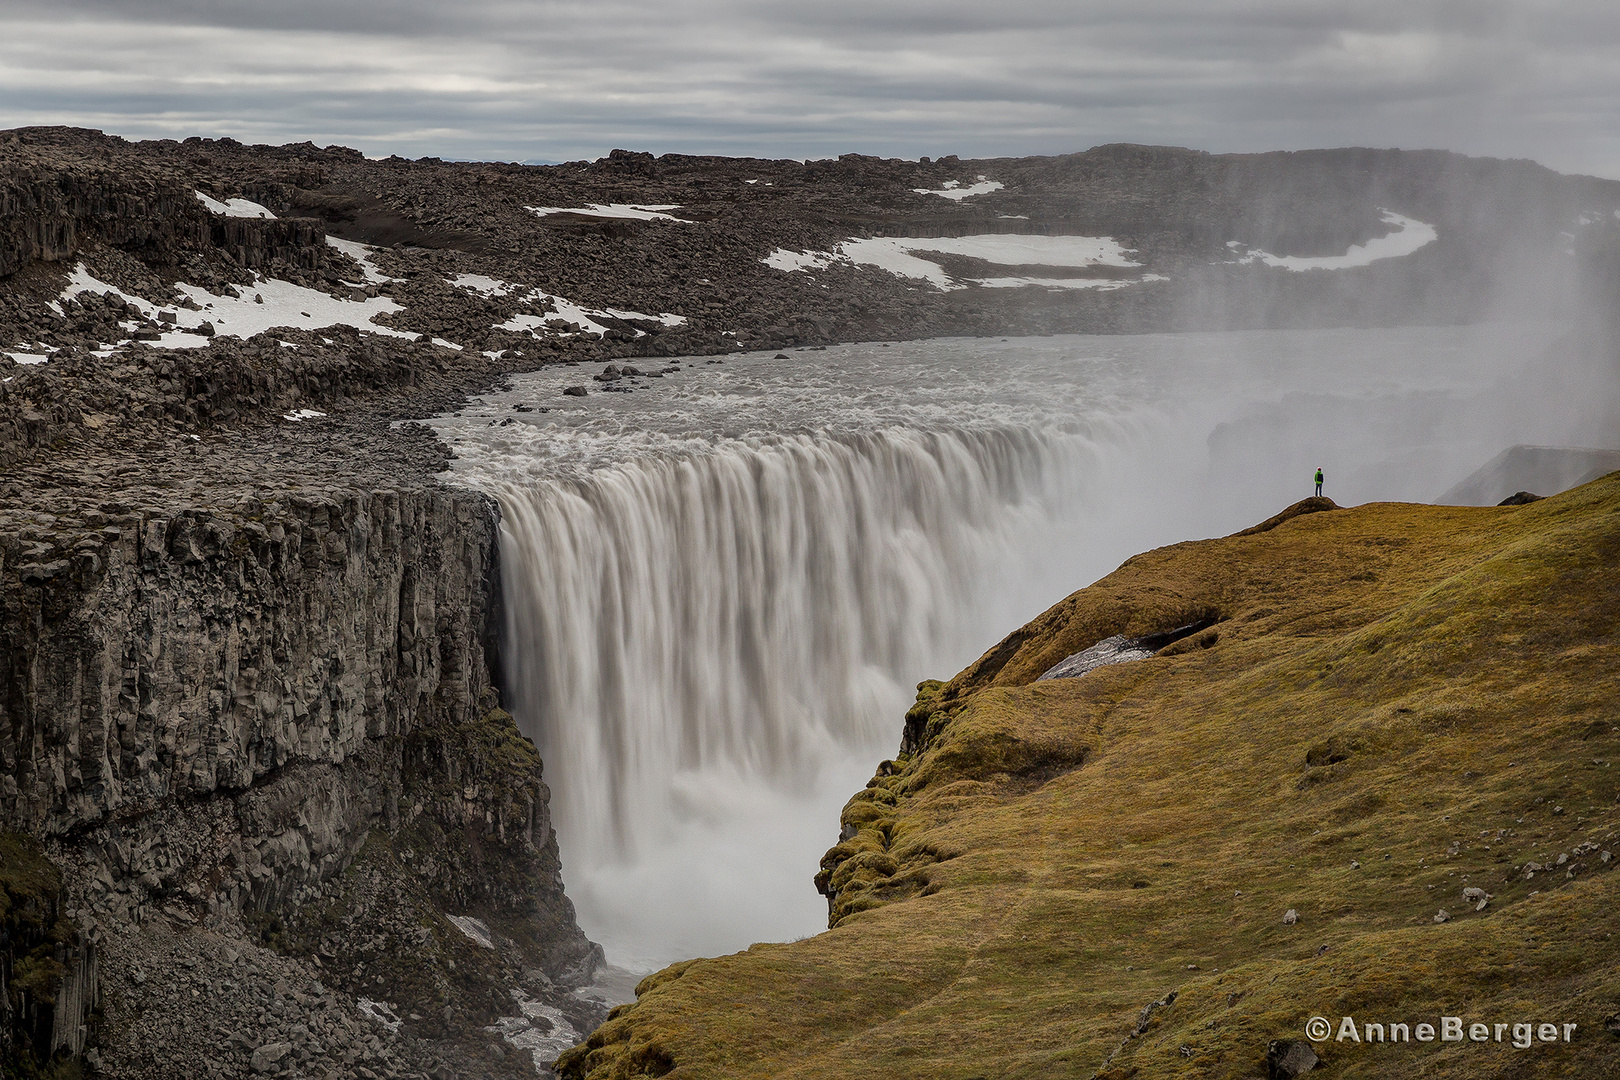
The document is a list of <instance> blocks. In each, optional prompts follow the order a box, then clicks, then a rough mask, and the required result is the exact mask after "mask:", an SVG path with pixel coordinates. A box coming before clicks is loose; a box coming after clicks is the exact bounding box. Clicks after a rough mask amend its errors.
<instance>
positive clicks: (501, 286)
mask: <svg viewBox="0 0 1620 1080" xmlns="http://www.w3.org/2000/svg"><path fill="white" fill-rule="evenodd" d="M450 284H451V285H454V286H455V287H456V288H458V289H467V290H470V291H471V292H475V293H477V294H478V295H479V296H511V295H512V294H513V293H520V292H524V291H525V287H524V286H522V285H513V284H512V283H511V282H510V281H499V280H497V279H495V278H492V277H485V276H484V275H483V274H457V275H456V276H455V277H454V278H453V279H452V280H451V282H450Z"/></svg>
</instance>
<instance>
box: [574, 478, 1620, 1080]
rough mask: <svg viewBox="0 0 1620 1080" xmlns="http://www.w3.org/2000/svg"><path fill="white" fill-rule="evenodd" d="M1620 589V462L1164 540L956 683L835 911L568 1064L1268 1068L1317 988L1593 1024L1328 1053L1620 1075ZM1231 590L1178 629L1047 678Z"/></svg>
mask: <svg viewBox="0 0 1620 1080" xmlns="http://www.w3.org/2000/svg"><path fill="white" fill-rule="evenodd" d="M1617 598H1620V475H1615V476H1611V477H1608V478H1605V479H1604V480H1600V481H1597V482H1595V483H1593V484H1589V485H1587V486H1586V487H1583V488H1580V489H1577V490H1576V491H1573V492H1569V493H1566V494H1565V495H1563V496H1559V497H1557V498H1554V499H1549V500H1545V501H1542V502H1538V503H1534V504H1531V505H1529V506H1524V507H1510V508H1440V507H1426V506H1413V505H1396V504H1374V505H1369V506H1363V507H1358V508H1354V509H1348V510H1337V509H1335V510H1331V511H1326V512H1319V513H1310V514H1305V515H1295V516H1292V517H1287V518H1286V519H1285V520H1282V521H1280V522H1277V523H1275V524H1273V525H1272V527H1270V528H1268V529H1266V530H1264V531H1259V532H1256V531H1250V532H1249V534H1248V535H1238V536H1233V537H1227V538H1225V539H1220V540H1213V541H1203V542H1198V543H1191V544H1180V545H1176V546H1174V547H1170V548H1164V549H1160V550H1158V551H1153V552H1148V553H1145V554H1143V555H1139V556H1137V557H1136V558H1134V559H1132V560H1130V561H1129V562H1128V563H1126V564H1125V565H1124V566H1122V567H1121V568H1120V569H1119V570H1118V571H1116V572H1115V573H1114V574H1112V575H1110V576H1109V577H1108V578H1106V579H1104V580H1103V581H1102V582H1099V583H1098V584H1097V585H1095V586H1092V587H1091V588H1089V589H1085V590H1082V591H1081V592H1079V593H1076V594H1075V595H1073V596H1071V597H1069V598H1067V599H1066V600H1064V601H1063V602H1061V603H1060V604H1058V605H1056V606H1055V607H1054V608H1053V609H1051V610H1050V611H1048V612H1047V613H1045V614H1044V615H1042V616H1041V617H1040V618H1038V619H1036V620H1035V621H1034V622H1032V623H1031V624H1030V626H1028V627H1025V628H1024V629H1023V630H1021V631H1019V632H1018V633H1017V634H1014V635H1013V636H1012V637H1010V638H1009V639H1008V642H1006V643H1003V645H1002V646H998V648H997V649H996V650H991V652H990V653H987V654H986V659H983V660H981V661H980V662H978V663H976V664H975V665H974V666H973V667H970V668H969V669H968V671H966V672H964V673H963V674H962V675H960V676H958V677H957V678H956V679H953V680H952V681H951V682H950V683H947V684H944V685H943V686H933V685H929V684H925V685H924V687H923V688H921V692H920V695H919V704H918V706H917V707H916V708H914V710H913V716H912V717H910V718H908V730H910V731H914V732H917V735H916V737H914V738H912V739H911V740H910V741H911V743H912V745H911V746H910V747H909V749H910V750H911V753H910V755H909V756H907V757H903V758H900V759H897V760H896V761H895V762H892V763H885V767H883V768H880V770H879V773H880V775H878V776H876V777H874V778H873V781H872V783H871V786H869V787H868V788H867V789H866V791H864V792H861V793H859V794H857V796H856V797H855V798H854V799H852V800H851V802H850V804H849V806H848V807H847V808H846V811H845V815H844V825H845V829H844V834H845V836H846V837H847V839H846V840H844V841H843V842H842V843H841V844H840V845H839V846H838V847H836V848H834V849H833V851H831V852H829V853H828V858H827V860H826V861H824V863H823V869H822V877H821V882H822V884H823V886H824V888H827V889H828V890H829V891H831V892H832V893H833V896H832V902H831V915H832V922H833V923H834V927H833V929H831V930H829V931H828V932H827V933H824V934H821V935H819V936H817V937H815V938H811V939H809V940H806V941H801V942H795V943H791V944H783V945H759V946H755V947H753V948H751V949H749V950H748V951H746V952H743V953H738V954H735V955H733V956H729V957H721V958H717V959H710V960H701V961H697V962H695V963H689V964H687V965H685V966H684V967H683V968H682V969H681V970H679V971H678V972H674V971H673V969H672V972H673V974H674V976H675V977H671V973H664V974H663V975H662V977H660V976H654V977H652V978H649V980H647V981H646V982H645V983H643V985H642V987H641V993H640V994H639V997H638V1000H637V1001H636V1002H635V1003H634V1004H633V1005H631V1006H628V1007H626V1008H624V1009H623V1010H621V1011H620V1012H618V1014H617V1015H616V1016H615V1017H614V1018H613V1019H611V1020H610V1021H609V1022H608V1023H607V1024H605V1025H604V1026H603V1027H602V1028H601V1029H599V1030H598V1031H597V1032H596V1033H595V1034H594V1035H593V1036H592V1037H591V1039H590V1040H589V1041H588V1042H587V1043H586V1044H585V1045H584V1046H582V1047H580V1048H578V1049H577V1050H576V1051H574V1052H571V1054H570V1055H568V1056H566V1057H565V1058H564V1060H563V1062H562V1063H560V1068H561V1070H562V1071H563V1072H564V1074H565V1075H568V1076H573V1077H584V1076H590V1077H593V1078H597V1080H603V1078H610V1077H629V1076H636V1075H670V1076H690V1077H722V1076H736V1077H759V1076H772V1077H805V1078H809V1077H826V1076H839V1077H871V1078H874V1080H875V1078H878V1077H905V1076H916V1077H930V1078H932V1077H945V1078H949V1077H960V1078H969V1077H1076V1076H1078V1077H1090V1076H1094V1075H1101V1076H1106V1077H1109V1078H1111V1080H1113V1078H1119V1080H1123V1078H1125V1077H1137V1078H1148V1077H1161V1076H1163V1077H1171V1076H1175V1077H1182V1076H1200V1077H1227V1076H1230V1077H1252V1076H1257V1075H1263V1074H1264V1071H1265V1065H1264V1057H1265V1051H1266V1046H1267V1044H1268V1043H1269V1042H1270V1041H1271V1040H1273V1039H1293V1038H1301V1037H1303V1031H1304V1023H1305V1021H1306V1020H1307V1019H1308V1018H1309V1017H1311V1016H1313V1015H1323V1016H1328V1017H1331V1018H1333V1019H1334V1021H1335V1022H1337V1020H1338V1018H1339V1017H1341V1016H1344V1015H1352V1016H1355V1017H1357V1019H1358V1021H1367V1022H1385V1023H1395V1022H1405V1023H1409V1024H1414V1025H1415V1024H1416V1023H1419V1022H1425V1021H1427V1022H1430V1023H1438V1017H1439V1016H1440V1015H1441V1014H1446V1015H1462V1016H1464V1017H1465V1018H1467V1019H1468V1020H1470V1021H1474V1020H1478V1021H1483V1022H1491V1023H1496V1022H1517V1021H1520V1020H1523V1021H1542V1020H1547V1021H1556V1022H1560V1023H1562V1022H1574V1023H1577V1024H1578V1025H1579V1028H1578V1031H1577V1035H1576V1037H1575V1038H1574V1039H1573V1041H1572V1042H1570V1043H1568V1044H1564V1043H1558V1044H1555V1045H1539V1044H1538V1045H1537V1046H1536V1047H1534V1048H1533V1049H1531V1050H1518V1049H1514V1048H1513V1047H1512V1046H1511V1045H1509V1044H1508V1043H1497V1042H1494V1041H1493V1042H1489V1043H1485V1044H1474V1043H1465V1044H1456V1043H1444V1044H1442V1043H1440V1042H1435V1043H1431V1044H1410V1045H1400V1046H1387V1045H1386V1046H1378V1045H1365V1044H1361V1045H1358V1044H1355V1043H1351V1042H1345V1043H1337V1042H1331V1041H1330V1042H1327V1043H1322V1044H1318V1045H1317V1051H1318V1053H1320V1054H1321V1055H1322V1058H1323V1062H1324V1064H1323V1066H1322V1067H1320V1068H1319V1069H1318V1071H1317V1072H1315V1073H1313V1074H1312V1075H1323V1076H1384V1075H1390V1076H1393V1075H1402V1076H1405V1075H1424V1076H1435V1077H1453V1076H1455V1077H1475V1076H1482V1075H1522V1076H1560V1075H1568V1076H1581V1077H1595V1076H1602V1075H1610V1074H1612V1073H1616V1072H1620V1040H1616V1039H1615V1038H1614V1037H1613V1036H1612V1035H1611V1034H1610V1033H1609V1031H1608V1030H1606V1021H1607V1018H1609V1017H1611V1016H1612V1015H1614V1014H1615V1013H1616V1012H1617V1011H1620V969H1617V968H1616V965H1615V964H1614V955H1615V947H1616V945H1615V941H1614V939H1613V937H1612V935H1613V933H1614V932H1615V931H1616V930H1617V929H1620V915H1617V914H1616V909H1615V897H1616V891H1615V886H1616V879H1614V878H1612V877H1610V874H1611V873H1612V868H1613V867H1614V866H1615V865H1616V861H1617V859H1616V857H1620V806H1617V805H1616V800H1617V797H1620V794H1617V793H1620V764H1616V763H1617V762H1620V711H1617V705H1616V700H1617V698H1616V691H1615V687H1616V686H1620V599H1617ZM1200 612H1210V613H1214V614H1217V615H1219V616H1221V618H1222V621H1221V622H1220V623H1219V624H1218V625H1217V626H1216V627H1214V628H1213V629H1212V630H1211V631H1208V632H1206V633H1204V634H1201V635H1197V636H1195V637H1194V638H1190V639H1187V640H1186V641H1183V642H1180V643H1178V644H1177V645H1176V646H1173V647H1171V648H1170V649H1167V650H1165V652H1164V653H1163V654H1161V655H1160V656H1157V657H1155V658H1153V659H1150V660H1145V661H1139V662H1135V663H1130V664H1123V665H1119V666H1116V667H1112V668H1104V669H1100V670H1098V671H1095V672H1093V673H1092V674H1090V675H1087V676H1085V677H1084V678H1081V679H1067V680H1052V681H1047V682H1036V681H1035V679H1036V677H1037V676H1038V675H1039V674H1040V673H1041V672H1042V671H1044V670H1046V668H1047V667H1050V666H1051V665H1052V664H1054V663H1056V662H1057V661H1059V660H1061V659H1062V658H1063V657H1064V656H1067V655H1068V654H1070V653H1072V652H1075V651H1078V650H1079V649H1082V648H1084V647H1086V646H1088V645H1090V644H1092V643H1093V642H1094V641H1096V640H1098V639H1099V638H1101V637H1105V636H1107V635H1109V634H1112V633H1122V632H1123V633H1143V632H1148V631H1152V630H1159V629H1163V628H1165V627H1167V626H1171V625H1178V624H1180V623H1182V622H1186V621H1190V619H1189V618H1188V616H1189V615H1196V614H1197V613H1200ZM998 652H999V656H998V655H997V654H998ZM991 668H994V670H993V671H992V670H990V669H991ZM1606 851H1607V852H1611V853H1612V856H1611V858H1609V859H1608V860H1605V859H1604V858H1603V853H1604V852H1606ZM1560 855H1564V856H1567V858H1566V860H1565V861H1564V863H1563V864H1561V865H1560V864H1559V863H1558V859H1559V856H1560ZM1530 864H1539V865H1542V866H1544V867H1547V869H1542V870H1528V869H1527V867H1528V866H1529V865H1530ZM891 867H892V869H891ZM1466 887H1478V888H1483V889H1485V890H1486V891H1487V892H1489V893H1490V894H1492V896H1493V899H1491V901H1490V902H1489V904H1488V906H1487V907H1486V909H1485V910H1484V911H1476V910H1474V907H1473V905H1472V904H1469V903H1466V902H1465V901H1464V899H1463V897H1462V889H1464V888H1466ZM1290 908H1292V909H1295V910H1296V911H1297V912H1298V916H1299V917H1298V922H1297V923H1295V924H1292V925H1285V924H1284V922H1283V913H1284V912H1285V911H1287V910H1288V909H1290ZM1441 909H1444V910H1445V911H1446V912H1447V913H1448V916H1449V919H1448V921H1445V922H1436V921H1435V919H1436V916H1437V914H1438V913H1439V912H1440V911H1441ZM1172 991H1174V992H1176V994H1177V997H1176V998H1175V1000H1174V1002H1173V1003H1171V1004H1170V1005H1169V1006H1168V1007H1167V1008H1163V1009H1159V1010H1156V1011H1155V1012H1153V1013H1152V1015H1151V1016H1150V1017H1148V1019H1147V1021H1146V1023H1145V1024H1144V1025H1143V1031H1142V1032H1141V1033H1140V1034H1136V1032H1137V1028H1138V1025H1139V1022H1140V1021H1141V1017H1142V1011H1143V1009H1144V1007H1145V1006H1147V1005H1148V1004H1150V1003H1152V1002H1156V1001H1161V1000H1165V999H1166V996H1167V995H1168V994H1169V993H1170V992H1172Z"/></svg>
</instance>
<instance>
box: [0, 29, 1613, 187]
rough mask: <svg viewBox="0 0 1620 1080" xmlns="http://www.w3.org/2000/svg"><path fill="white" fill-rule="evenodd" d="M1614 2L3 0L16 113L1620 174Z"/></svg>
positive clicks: (3, 81)
mask: <svg viewBox="0 0 1620 1080" xmlns="http://www.w3.org/2000/svg"><path fill="white" fill-rule="evenodd" d="M1617 32H1620V11H1615V10H1613V9H1612V7H1611V5H1608V4H1606V3H1602V2H1597V0H1584V2H1569V3H1557V2H1541V0H1514V2H1509V0H1466V2H1464V0H1428V2H1423V0H1416V2H1414V0H1408V2H1404V3H1393V2H1384V0H1340V2H1332V3H1330V2H1325V0H1207V2H1200V0H1141V2H1137V3H1133V4H1130V5H1120V4H1115V3H1098V2H1078V3H1077V2H1074V0H1067V2H1057V0H1051V2H1049V0H1022V2H1014V3H1010V4H1001V5H992V4H986V3H983V2H982V0H980V2H978V3H966V2H962V0H943V2H941V0H934V2H928V3H924V2H922V0H892V2H888V3H872V2H870V0H829V2H825V3H818V4H806V3H802V2H800V3H782V2H765V3H761V2H746V3H745V2H742V0H669V2H666V3H660V4H651V3H646V2H630V0H609V2H603V3H555V2H547V0H463V2H462V3H458V4H454V5H450V4H444V3H442V2H440V0H374V2H370V3H363V4H352V3H351V4H346V5H344V4H331V3H330V0H320V2H316V0H284V2H281V3H269V4H267V3H263V2H262V0H261V2H255V3H246V2H240V0H224V2H220V0H51V2H49V3H46V2H44V0H11V2H10V3H8V4H7V6H6V9H5V12H4V13H3V14H0V125H5V126H13V125H21V124H40V123H52V124H57V123H61V124H83V125H87V126H92V127H100V128H103V129H104V130H107V131H111V132H116V133H118V134H122V135H125V136H128V137H132V138H144V137H184V136H186V135H193V134H203V135H231V136H233V137H235V138H239V139H242V140H244V141H250V142H284V141H293V140H302V139H305V138H309V139H313V140H314V141H316V142H320V143H331V142H336V143H343V144H346V145H350V146H356V147H358V148H360V149H362V150H364V151H366V152H367V153H371V154H387V153H400V154H404V155H407V156H417V155H421V154H438V155H441V156H447V157H489V158H520V159H521V158H552V159H566V158H575V157H595V156H597V155H600V154H602V153H604V152H606V151H607V150H608V149H609V148H611V147H613V146H626V147H633V148H638V149H649V150H653V151H655V152H665V151H683V152H690V153H705V152H708V153H727V154H757V155H761V156H767V157H807V156H808V157H821V156H827V155H831V154H837V153H843V152H848V151H860V152H865V153H877V154H883V155H894V156H915V155H917V154H935V155H937V154H945V153H958V154H962V155H963V156H988V155H1000V154H1025V153H1061V152H1066V151H1070V150H1077V149H1083V148H1085V147H1087V146H1090V145H1093V144H1095V143H1098V142H1105V141H1113V140H1131V141H1143V142H1165V143H1178V144H1183V145H1189V146H1196V147H1202V148H1205V149H1210V150H1218V151H1221V150H1262V149H1277V148H1284V149H1286V148H1299V147H1307V146H1335V145H1348V144H1362V145H1376V146H1407V147H1415V146H1438V147H1445V148H1449V149H1455V150H1461V151H1464V152H1468V153H1480V154H1492V155H1500V156H1511V157H1533V158H1536V159H1538V160H1541V161H1544V162H1546V163H1547V164H1550V165H1552V166H1553V167H1555V168H1561V169H1565V170H1570V171H1583V172H1594V173H1598V174H1601V175H1610V176H1620V109H1617V108H1616V105H1617V104H1620V68H1617V66H1616V65H1614V64H1613V62H1612V47H1611V43H1613V42H1614V41H1616V40H1620V38H1617Z"/></svg>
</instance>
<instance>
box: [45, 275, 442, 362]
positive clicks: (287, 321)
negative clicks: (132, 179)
mask: <svg viewBox="0 0 1620 1080" xmlns="http://www.w3.org/2000/svg"><path fill="white" fill-rule="evenodd" d="M175 291H177V292H179V293H181V294H182V295H184V296H185V297H187V298H188V299H190V300H191V301H192V302H193V303H194V304H196V305H197V306H198V307H199V308H201V309H203V310H200V311H192V310H191V309H189V308H185V307H178V308H174V309H172V310H173V314H174V316H175V322H174V323H173V324H172V325H174V326H175V329H173V330H169V331H165V332H164V333H163V334H162V335H161V336H160V337H159V338H158V339H157V340H155V341H150V342H148V343H147V344H149V345H153V346H155V347H159V348H165V349H200V348H202V347H203V346H205V345H207V344H208V342H209V340H210V339H209V337H206V336H203V335H200V334H191V333H186V332H185V330H186V329H187V328H196V327H199V326H201V325H202V324H203V323H205V322H207V323H212V324H213V326H214V333H215V334H216V335H218V336H221V337H239V338H244V339H245V338H250V337H252V336H253V335H254V334H258V333H262V332H263V331H265V330H268V329H270V328H271V327H273V326H292V327H297V328H299V329H302V330H316V329H320V328H322V327H327V326H352V327H354V328H355V329H356V330H360V331H363V332H365V333H368V334H383V335H386V336H388V337H399V338H414V337H415V336H416V335H415V334H408V333H405V332H403V331H400V330H395V329H392V328H391V327H387V326H378V325H377V324H376V323H373V322H372V321H371V320H372V319H373V318H375V317H376V316H378V315H385V314H389V313H391V312H395V311H403V310H405V309H404V308H403V307H401V306H400V305H398V304H396V303H394V302H393V301H392V300H390V299H389V298H388V297H386V296H375V297H368V298H367V299H365V300H340V299H338V298H337V297H335V296H330V295H328V294H326V293H323V292H321V291H320V290H318V289H309V288H305V287H304V286H302V285H294V284H293V283H292V282H290V281H282V280H281V279H279V278H256V279H255V280H254V282H253V284H251V285H245V286H240V287H238V290H237V291H238V292H239V293H240V295H238V296H234V297H233V296H230V295H229V294H216V293H211V292H209V291H208V290H207V289H204V288H203V287H201V286H200V285H187V284H184V283H180V284H177V285H175ZM86 292H90V293H97V294H105V293H113V294H114V295H116V296H118V297H119V298H120V299H122V300H123V301H124V302H125V303H128V304H131V305H133V306H134V307H135V308H136V309H137V310H138V311H140V313H141V314H142V315H144V316H146V317H147V318H148V319H156V318H157V313H158V311H159V310H170V309H169V308H163V309H160V308H159V307H158V305H156V304H154V303H152V302H151V301H150V300H146V299H144V298H142V297H139V296H133V295H131V294H129V293H126V292H124V291H123V290H122V289H119V288H117V287H116V286H113V285H109V284H107V283H106V282H105V281H100V280H98V279H97V278H96V277H94V276H93V275H92V274H91V273H90V272H89V271H88V270H86V269H85V268H84V264H83V263H80V264H78V265H77V266H75V267H74V268H73V272H72V273H71V274H69V275H68V285H67V288H66V289H64V290H62V296H63V298H64V299H66V298H67V297H70V296H77V295H79V294H80V293H86ZM255 297H258V298H261V299H262V300H263V303H259V302H257V301H256V300H255ZM117 344H120V345H122V344H127V341H126V342H118V343H117Z"/></svg>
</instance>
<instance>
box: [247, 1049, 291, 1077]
mask: <svg viewBox="0 0 1620 1080" xmlns="http://www.w3.org/2000/svg"><path fill="white" fill-rule="evenodd" d="M290 1053H292V1043H285V1042H278V1043H266V1044H265V1045H263V1046H261V1047H259V1048H258V1049H257V1050H255V1051H253V1060H252V1063H251V1066H252V1069H253V1071H254V1072H256V1073H267V1072H274V1071H276V1069H277V1068H279V1067H280V1065H281V1061H282V1059H283V1058H285V1057H286V1056H287V1055H288V1054H290Z"/></svg>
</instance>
